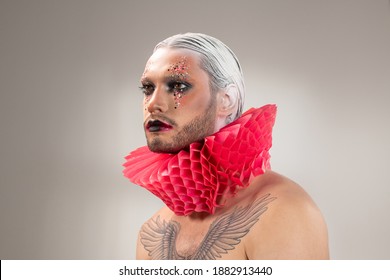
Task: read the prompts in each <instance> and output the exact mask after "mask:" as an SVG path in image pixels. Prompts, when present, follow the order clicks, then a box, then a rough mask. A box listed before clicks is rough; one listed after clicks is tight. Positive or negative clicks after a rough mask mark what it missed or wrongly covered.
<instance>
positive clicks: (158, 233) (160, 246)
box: [140, 216, 183, 260]
mask: <svg viewBox="0 0 390 280" xmlns="http://www.w3.org/2000/svg"><path fill="white" fill-rule="evenodd" d="M179 231H180V224H179V223H177V222H175V221H169V222H166V221H161V220H160V216H158V217H157V218H156V219H154V220H153V219H152V220H151V221H150V222H148V223H147V224H144V226H143V227H142V229H141V232H140V235H141V243H142V245H144V248H145V249H146V250H147V251H148V252H149V256H150V257H151V258H152V259H153V260H180V259H183V258H182V257H181V256H179V255H178V254H177V251H176V238H177V234H178V232H179Z"/></svg>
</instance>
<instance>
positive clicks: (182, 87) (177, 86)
mask: <svg viewBox="0 0 390 280" xmlns="http://www.w3.org/2000/svg"><path fill="white" fill-rule="evenodd" d="M168 88H169V89H170V90H171V91H175V92H185V91H187V90H188V89H189V88H190V86H189V85H187V84H185V83H181V82H175V83H172V84H170V85H168Z"/></svg>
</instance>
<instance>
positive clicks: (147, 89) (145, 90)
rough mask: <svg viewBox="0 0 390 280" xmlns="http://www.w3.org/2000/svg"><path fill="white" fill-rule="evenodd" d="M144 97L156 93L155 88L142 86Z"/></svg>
mask: <svg viewBox="0 0 390 280" xmlns="http://www.w3.org/2000/svg"><path fill="white" fill-rule="evenodd" d="M139 88H140V90H141V91H142V93H143V94H144V95H151V94H152V93H153V91H154V87H153V86H152V85H142V87H139Z"/></svg>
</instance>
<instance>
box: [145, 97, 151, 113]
mask: <svg viewBox="0 0 390 280" xmlns="http://www.w3.org/2000/svg"><path fill="white" fill-rule="evenodd" d="M149 102H150V96H146V97H145V98H144V106H145V111H146V110H147V109H148V106H149Z"/></svg>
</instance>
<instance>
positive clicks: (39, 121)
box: [0, 0, 390, 259]
mask: <svg viewBox="0 0 390 280" xmlns="http://www.w3.org/2000/svg"><path fill="white" fill-rule="evenodd" d="M187 31H192V32H203V33H207V34H209V35H212V36H215V37H217V38H219V39H221V40H222V41H223V42H225V43H226V44H227V45H229V46H230V47H231V48H232V49H233V50H234V51H235V53H236V54H237V56H238V57H239V58H240V60H241V63H242V66H243V68H244V72H245V77H246V84H247V98H246V106H245V109H248V108H249V107H252V106H254V107H259V106H261V105H264V104H266V103H276V104H277V105H278V109H279V113H278V117H277V122H276V126H275V130H274V145H273V148H272V150H271V155H272V165H273V169H274V170H275V171H277V172H280V173H282V174H284V175H286V176H288V177H290V178H292V179H293V180H295V181H296V182H298V183H299V184H301V185H302V186H303V187H304V188H305V189H306V190H307V192H308V193H309V194H310V195H311V196H312V197H313V199H314V200H315V201H316V203H317V204H318V206H319V207H320V208H321V210H322V212H323V214H324V216H325V218H326V221H327V224H328V227H329V235H330V249H331V257H332V258H333V259H390V238H389V236H390V219H389V213H390V183H389V175H388V174H389V167H390V149H389V143H390V131H389V130H390V129H389V120H390V110H389V105H390V55H389V52H390V5H389V1H387V0H356V1H355V0H342V1H340V0H333V1H309V0H298V1H287V0H286V1H280V0H276V1H275V0H268V1H243V0H240V1H234V2H232V1H184V0H180V1H112V0H111V1H98V0H96V1H92V0H90V1H86V0H81V1H54V0H53V1H39V0H35V1H21V0H0V40H1V42H0V93H1V95H0V98H1V99H0V126H1V137H0V139H1V145H0V164H1V166H0V167H1V169H0V184H1V185H0V226H1V229H0V258H1V259H133V258H134V257H135V243H136V237H137V232H138V229H139V227H140V226H141V224H142V223H143V221H145V220H146V219H147V218H149V217H150V216H151V215H152V214H153V213H154V212H155V211H156V210H157V209H158V208H159V207H160V206H162V204H161V202H160V201H159V200H158V199H157V198H155V197H154V196H152V195H151V194H149V193H148V192H147V191H145V190H144V189H142V188H140V187H137V186H134V185H132V184H130V183H129V182H128V181H127V180H126V179H125V178H123V177H122V175H121V172H122V167H121V164H122V163H123V157H124V156H125V155H126V154H127V153H128V152H129V151H131V150H133V149H135V148H137V147H139V146H141V145H144V143H145V140H144V134H143V130H142V125H141V123H142V95H141V93H140V92H139V90H138V89H137V87H138V86H139V82H138V81H139V78H140V75H141V73H142V71H143V67H144V64H145V62H146V60H147V58H148V57H149V55H150V54H151V51H152V49H153V47H154V45H155V44H156V43H157V42H159V41H160V40H162V39H164V38H166V37H168V36H170V35H173V34H176V33H181V32H187Z"/></svg>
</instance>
